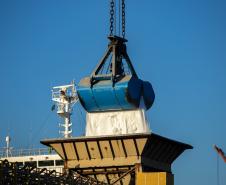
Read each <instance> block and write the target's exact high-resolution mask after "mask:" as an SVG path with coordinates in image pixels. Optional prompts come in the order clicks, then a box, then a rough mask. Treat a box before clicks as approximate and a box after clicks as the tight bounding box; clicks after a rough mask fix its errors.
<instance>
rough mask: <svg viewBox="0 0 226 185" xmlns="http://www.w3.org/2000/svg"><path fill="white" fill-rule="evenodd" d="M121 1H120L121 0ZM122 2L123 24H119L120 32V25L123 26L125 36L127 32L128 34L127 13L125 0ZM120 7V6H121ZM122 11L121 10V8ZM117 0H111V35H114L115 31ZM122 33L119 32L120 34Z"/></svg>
mask: <svg viewBox="0 0 226 185" xmlns="http://www.w3.org/2000/svg"><path fill="white" fill-rule="evenodd" d="M119 2H120V1H119ZM121 2H122V4H121V8H122V20H121V23H122V25H119V32H120V27H121V28H122V37H123V38H125V34H126V13H125V0H121ZM119 9H120V6H119ZM119 12H120V10H119ZM114 17H115V0H111V1H110V36H112V35H113V32H114V31H115V29H116V28H115V26H116V25H115V23H116V22H115V21H116V20H115V18H114ZM120 18H121V17H120V13H119V19H120ZM119 23H120V20H119ZM120 34H121V33H119V36H120Z"/></svg>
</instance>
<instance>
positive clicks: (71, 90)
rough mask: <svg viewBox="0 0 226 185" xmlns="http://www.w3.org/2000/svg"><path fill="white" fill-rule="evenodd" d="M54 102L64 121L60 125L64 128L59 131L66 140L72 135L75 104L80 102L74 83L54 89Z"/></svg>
mask: <svg viewBox="0 0 226 185" xmlns="http://www.w3.org/2000/svg"><path fill="white" fill-rule="evenodd" d="M52 100H53V101H54V102H55V105H56V106H57V114H58V115H59V116H60V117H61V118H63V119H64V123H60V124H59V125H60V126H61V127H63V128H64V130H63V131H59V132H60V133H61V134H62V135H63V137H64V138H69V137H71V135H72V128H71V126H72V122H71V114H72V108H73V106H74V104H75V103H76V102H77V101H78V96H77V92H76V88H75V83H74V81H73V82H72V83H71V84H69V85H62V86H56V87H53V88H52Z"/></svg>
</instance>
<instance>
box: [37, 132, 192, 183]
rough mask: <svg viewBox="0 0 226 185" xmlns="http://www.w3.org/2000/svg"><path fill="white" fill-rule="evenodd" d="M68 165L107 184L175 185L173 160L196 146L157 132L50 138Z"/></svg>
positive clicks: (48, 143)
mask: <svg viewBox="0 0 226 185" xmlns="http://www.w3.org/2000/svg"><path fill="white" fill-rule="evenodd" d="M41 143H42V144H44V145H47V146H49V147H52V148H54V150H55V151H56V152H57V153H58V154H59V155H60V156H61V157H62V159H63V160H64V161H65V167H66V168H67V169H69V170H71V171H75V172H77V173H79V174H80V175H82V176H87V177H92V178H94V179H97V180H98V181H101V182H104V183H106V184H123V185H124V184H125V185H130V184H136V185H145V184H146V185H149V184H150V185H173V184H174V175H173V173H172V170H171V165H172V163H173V162H174V161H175V160H176V159H177V158H178V157H179V156H180V155H181V154H182V153H183V152H184V150H186V149H192V148H193V147H192V146H190V145H188V144H184V143H181V142H178V141H174V140H171V139H168V138H165V137H162V136H159V135H157V134H154V133H151V134H130V135H118V136H100V137H75V138H73V137H72V138H68V139H49V140H43V141H41Z"/></svg>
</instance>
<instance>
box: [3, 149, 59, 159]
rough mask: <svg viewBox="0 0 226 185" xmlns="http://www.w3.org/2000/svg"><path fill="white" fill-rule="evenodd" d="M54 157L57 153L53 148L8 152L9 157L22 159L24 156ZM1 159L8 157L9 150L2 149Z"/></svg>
mask: <svg viewBox="0 0 226 185" xmlns="http://www.w3.org/2000/svg"><path fill="white" fill-rule="evenodd" d="M51 154H52V155H54V154H56V152H55V151H54V150H53V149H51V148H38V149H10V150H9V151H8V156H9V157H22V156H36V155H51ZM0 157H1V158H4V157H7V149H6V148H1V149H0Z"/></svg>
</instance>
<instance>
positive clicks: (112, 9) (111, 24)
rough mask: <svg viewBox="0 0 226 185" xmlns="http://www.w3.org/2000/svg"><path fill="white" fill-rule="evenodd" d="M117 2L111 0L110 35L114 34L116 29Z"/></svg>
mask: <svg viewBox="0 0 226 185" xmlns="http://www.w3.org/2000/svg"><path fill="white" fill-rule="evenodd" d="M114 8H115V2H114V0H111V2H110V36H112V35H113V31H114V21H115V20H114V14H115V10H114Z"/></svg>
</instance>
